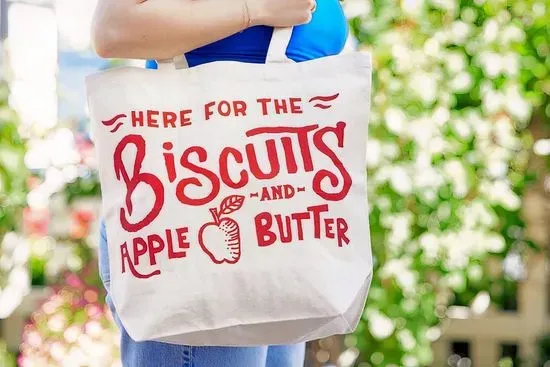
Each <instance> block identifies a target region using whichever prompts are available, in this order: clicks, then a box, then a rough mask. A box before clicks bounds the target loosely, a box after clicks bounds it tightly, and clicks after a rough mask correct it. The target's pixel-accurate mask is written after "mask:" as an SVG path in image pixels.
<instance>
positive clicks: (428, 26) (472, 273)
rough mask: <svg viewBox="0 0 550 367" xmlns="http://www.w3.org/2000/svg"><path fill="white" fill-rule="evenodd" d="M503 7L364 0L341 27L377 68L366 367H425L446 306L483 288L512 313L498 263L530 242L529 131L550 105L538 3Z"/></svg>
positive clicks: (358, 340)
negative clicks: (525, 208)
mask: <svg viewBox="0 0 550 367" xmlns="http://www.w3.org/2000/svg"><path fill="white" fill-rule="evenodd" d="M360 3H361V4H363V5H364V4H365V2H361V1H356V2H354V3H353V4H350V5H351V6H353V5H358V6H359V5H360ZM509 3H510V2H506V1H502V0H495V1H460V2H459V1H453V0H447V1H442V0H431V1H430V0H426V1H395V0H393V1H388V0H384V1H370V2H367V4H368V5H367V11H359V12H358V13H359V14H358V15H357V16H356V17H353V18H352V19H351V21H350V24H351V27H352V31H353V33H354V34H355V36H356V37H357V38H358V40H359V42H360V44H361V47H362V48H365V49H368V50H369V51H370V52H371V53H372V55H373V64H374V75H373V89H374V91H373V98H372V115H371V121H370V128H369V129H370V132H369V135H370V138H369V139H370V140H369V146H368V150H369V152H368V157H367V161H368V166H369V168H368V174H369V185H368V187H369V196H370V211H371V212H370V221H371V222H370V225H371V231H372V238H371V241H372V246H373V254H374V261H375V264H374V265H375V276H374V279H373V284H372V288H371V292H370V295H369V299H368V301H367V307H366V309H365V313H364V317H363V320H362V321H361V324H360V325H359V327H358V329H357V332H356V334H355V335H353V336H350V337H348V338H346V345H347V346H349V347H358V348H359V349H360V351H361V355H360V360H361V361H363V362H366V363H368V364H370V365H372V366H426V365H430V363H431V361H432V354H431V349H430V342H431V341H433V340H435V339H437V338H438V337H439V335H440V330H439V328H438V325H439V323H440V320H441V318H444V317H445V316H446V310H447V308H448V307H449V305H450V304H453V303H458V304H465V305H468V304H470V303H471V302H472V300H473V299H474V297H475V296H476V295H477V294H478V292H479V291H480V290H487V291H489V293H490V295H491V299H492V301H493V303H497V304H499V303H500V306H501V307H503V308H510V307H512V308H513V305H509V302H510V299H511V298H512V297H511V296H512V295H513V293H514V292H515V281H516V280H517V279H520V278H521V274H519V273H521V272H519V273H518V272H517V269H515V270H516V271H515V272H514V271H511V272H508V273H507V272H503V271H502V269H501V265H500V264H501V262H502V260H504V259H510V258H512V257H514V256H515V257H516V258H520V259H521V257H522V256H523V255H525V254H526V253H528V252H529V251H532V250H533V248H535V247H536V246H534V244H533V243H532V242H530V241H528V240H527V239H525V238H524V223H523V221H522V219H521V217H520V212H519V208H520V205H521V199H520V198H521V195H522V193H523V191H524V189H525V188H526V186H527V185H528V184H529V182H530V180H532V177H530V176H529V175H528V174H527V173H526V167H527V161H528V158H529V151H530V148H531V139H530V137H529V135H528V134H527V132H526V127H527V126H528V124H529V122H530V120H531V117H532V115H533V113H534V111H535V110H536V108H537V107H538V106H543V105H544V103H547V102H545V101H547V97H548V96H547V89H546V88H547V80H548V70H549V68H548V52H547V50H546V49H545V47H547V44H548V40H547V39H546V40H543V39H541V35H544V32H545V31H547V28H548V22H547V21H544V20H541V19H539V18H538V15H537V14H539V15H540V16H541V17H542V16H543V15H544V16H546V15H545V14H547V12H546V13H544V11H543V12H541V11H538V12H536V11H533V9H539V10H540V7H543V8H544V7H545V6H546V10H547V8H548V5H547V4H546V5H545V4H544V2H543V1H534V0H533V1H517V2H514V6H513V7H511V6H510V5H509ZM522 4H523V5H522ZM546 17H547V16H546ZM546 35H548V33H546ZM535 64H536V67H533V65H535ZM543 69H544V70H543ZM544 78H546V79H544ZM545 93H546V95H545ZM489 260H491V261H489ZM491 264H492V265H491Z"/></svg>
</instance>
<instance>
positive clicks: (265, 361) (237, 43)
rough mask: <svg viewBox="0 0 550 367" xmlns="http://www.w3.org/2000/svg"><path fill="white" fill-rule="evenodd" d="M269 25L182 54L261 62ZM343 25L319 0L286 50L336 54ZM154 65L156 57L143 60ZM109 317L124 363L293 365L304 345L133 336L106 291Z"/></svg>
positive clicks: (302, 57) (332, 5)
mask: <svg viewBox="0 0 550 367" xmlns="http://www.w3.org/2000/svg"><path fill="white" fill-rule="evenodd" d="M272 32H273V29H272V28H270V27H253V28H251V29H248V30H246V31H244V32H241V33H239V34H236V35H234V36H231V37H228V38H226V39H224V40H221V41H218V42H215V43H213V44H211V45H207V46H205V47H202V48H200V49H197V50H195V51H192V52H190V53H188V54H187V55H186V58H187V60H188V62H189V65H190V66H196V65H200V64H204V63H208V62H212V61H219V60H233V61H241V62H252V63H263V62H265V55H266V53H267V47H268V44H269V40H270V38H271V35H272ZM346 37H347V25H346V21H345V18H344V16H343V13H342V9H341V7H340V5H339V3H338V1H337V0H326V1H319V4H318V8H317V11H316V13H315V15H314V17H313V20H312V22H311V23H310V24H308V25H304V26H300V27H295V28H294V32H293V37H292V40H291V42H290V45H289V47H288V49H287V52H286V55H287V56H288V57H289V58H290V59H292V60H294V61H297V62H300V61H306V60H310V59H315V58H318V57H323V56H330V55H335V54H338V53H339V52H340V51H341V50H342V48H343V47H344V44H345V41H346ZM147 67H148V68H156V67H157V64H156V62H154V61H152V60H150V61H148V62H147ZM99 263H100V270H101V272H100V273H101V277H102V279H103V281H104V285H105V288H106V289H107V291H109V285H110V271H109V256H108V243H107V237H106V228H105V223H104V222H103V221H102V223H101V243H100V256H99ZM107 301H108V304H109V306H110V307H111V310H112V311H113V314H114V317H115V320H116V321H117V324H118V326H119V328H120V329H121V333H122V335H121V338H122V343H121V346H122V360H123V364H124V366H132V367H140V366H147V367H149V366H151V367H155V366H189V367H202V366H219V367H223V366H235V367H239V366H243V367H254V366H258V367H264V366H266V367H275V366H277V367H278V366H285V367H298V366H302V365H303V361H304V353H305V344H304V343H298V344H293V345H278V346H258V347H216V346H211V347H210V346H206V347H196V346H195V347H193V346H182V345H174V344H168V343H162V342H153V341H144V342H136V341H134V340H133V339H132V338H131V337H130V336H129V335H128V333H127V332H126V330H125V329H124V327H123V326H122V324H121V322H120V319H119V317H118V315H117V312H116V309H115V307H114V304H113V302H112V300H111V298H110V297H109V295H108V296H107Z"/></svg>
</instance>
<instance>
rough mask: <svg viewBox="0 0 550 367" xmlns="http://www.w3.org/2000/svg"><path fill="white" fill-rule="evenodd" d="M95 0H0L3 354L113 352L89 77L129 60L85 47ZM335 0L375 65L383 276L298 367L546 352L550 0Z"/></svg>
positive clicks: (98, 358) (374, 175)
mask: <svg viewBox="0 0 550 367" xmlns="http://www.w3.org/2000/svg"><path fill="white" fill-rule="evenodd" d="M320 1H322V0H320ZM94 6H95V2H94V0H79V1H74V0H0V36H1V43H0V45H1V60H0V67H1V82H0V367H13V366H22V367H48V366H63V367H81V366H82V367H88V366H89V367H110V366H120V365H121V364H120V361H119V345H118V332H117V330H116V328H115V327H114V324H113V322H112V320H111V318H110V315H109V313H108V310H107V309H106V307H105V305H104V292H103V289H102V287H101V283H100V281H99V277H98V271H97V266H96V257H97V254H96V252H97V245H98V219H99V218H98V216H99V208H100V187H99V183H98V179H97V176H96V162H95V160H94V159H95V155H94V150H93V145H92V144H91V142H90V138H89V130H90V126H89V121H88V117H87V111H86V99H85V90H84V77H85V76H86V75H87V74H89V73H93V72H96V71H99V70H104V69H107V68H110V67H113V66H116V65H119V64H120V63H121V62H120V61H117V60H109V61H108V60H102V59H99V58H98V57H97V56H95V55H94V53H93V51H92V50H91V47H90V39H89V28H90V21H91V15H92V13H93V8H94ZM344 7H345V11H346V14H347V16H348V17H349V22H350V31H351V34H350V45H351V47H355V46H354V45H356V46H357V47H359V48H361V49H365V50H369V51H370V52H372V53H373V58H374V63H375V73H374V94H373V111H372V117H371V121H370V138H369V146H368V156H367V160H368V174H369V191H370V192H369V195H370V208H369V209H370V214H371V230H372V246H373V252H374V257H375V276H374V280H373V284H372V288H371V291H370V295H369V299H368V301H367V306H366V309H365V312H364V317H363V319H362V321H361V323H360V325H359V327H358V329H357V331H356V333H355V334H353V335H347V336H345V337H333V338H328V339H325V340H320V341H316V342H313V343H310V344H309V346H308V361H307V365H308V366H342V367H346V366H360V367H366V366H388V367H389V366H393V367H397V366H411V367H416V366H418V367H424V366H437V367H440V366H451V367H455V366H456V367H470V366H476V367H486V366H487V367H488V366H499V367H508V366H541V367H549V366H550V283H549V266H548V264H549V262H548V245H550V195H549V193H550V175H549V172H550V170H549V168H550V103H549V102H550V98H549V94H550V0H513V1H503V0H463V1H458V0H401V1H397V0H378V1H368V0H345V1H344ZM133 63H134V62H133ZM138 64H141V65H143V63H142V62H138ZM281 367H284V366H281Z"/></svg>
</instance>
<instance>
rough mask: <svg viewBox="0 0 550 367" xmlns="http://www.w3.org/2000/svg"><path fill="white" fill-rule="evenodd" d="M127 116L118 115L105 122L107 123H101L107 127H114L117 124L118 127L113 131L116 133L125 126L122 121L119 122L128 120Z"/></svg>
mask: <svg viewBox="0 0 550 367" xmlns="http://www.w3.org/2000/svg"><path fill="white" fill-rule="evenodd" d="M126 117H127V116H126V115H125V114H123V113H120V114H118V115H116V116H115V117H113V118H111V119H109V120H105V121H101V123H102V124H103V125H105V126H113V125H114V124H115V123H117V124H116V126H115V127H114V128H113V129H112V130H111V132H112V133H114V132H116V131H117V130H118V129H119V128H120V127H121V126H122V124H123V122H122V121H119V120H120V119H123V118H126Z"/></svg>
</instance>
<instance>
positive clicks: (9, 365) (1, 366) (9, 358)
mask: <svg viewBox="0 0 550 367" xmlns="http://www.w3.org/2000/svg"><path fill="white" fill-rule="evenodd" d="M15 366H16V365H15V356H13V355H12V354H11V353H10V352H8V349H7V347H6V345H5V344H4V343H3V342H0V367H15Z"/></svg>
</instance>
